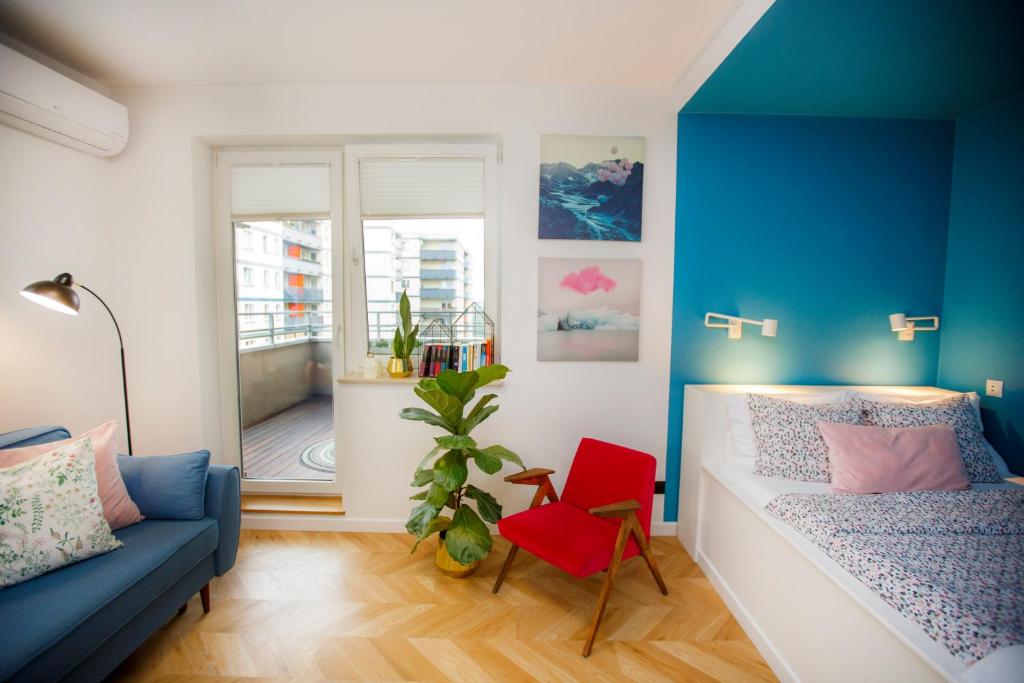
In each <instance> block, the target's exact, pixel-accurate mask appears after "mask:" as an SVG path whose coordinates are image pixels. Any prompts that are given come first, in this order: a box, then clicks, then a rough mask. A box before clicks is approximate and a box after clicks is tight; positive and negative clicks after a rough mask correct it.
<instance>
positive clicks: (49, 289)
mask: <svg viewBox="0 0 1024 683" xmlns="http://www.w3.org/2000/svg"><path fill="white" fill-rule="evenodd" d="M72 287H81V288H82V289H84V290H85V291H87V292H89V293H90V294H92V295H93V296H94V297H96V300H97V301H99V302H100V303H101V304H103V308H105V309H107V313H109V314H110V319H111V320H113V321H114V329H115V330H117V341H118V344H120V345H121V388H122V390H123V391H124V426H125V428H126V429H127V430H128V455H133V453H132V418H131V415H130V414H129V412H128V374H127V373H126V372H125V368H124V339H122V338H121V326H120V325H118V324H117V318H115V317H114V312H113V311H111V310H110V306H108V305H107V302H106V301H104V300H103V299H101V298H100V295H99V294H97V293H96V292H94V291H92V290H91V289H89V288H88V287H86V286H85V285H83V284H82V283H81V282H75V281H74V278H72V277H71V273H61V274H60V275H58V276H57V277H55V278H53V279H52V280H40V281H39V282H33V283H32V284H30V285H29V286H28V287H25V289H23V290H21V295H22V296H23V297H25V298H26V299H28V300H29V301H32V302H35V303H37V304H39V305H40V306H45V307H46V308H49V309H50V310H51V311H57V312H58V313H63V314H64V315H78V308H79V305H80V303H81V302H80V301H79V299H78V292H76V291H75V290H74V289H72Z"/></svg>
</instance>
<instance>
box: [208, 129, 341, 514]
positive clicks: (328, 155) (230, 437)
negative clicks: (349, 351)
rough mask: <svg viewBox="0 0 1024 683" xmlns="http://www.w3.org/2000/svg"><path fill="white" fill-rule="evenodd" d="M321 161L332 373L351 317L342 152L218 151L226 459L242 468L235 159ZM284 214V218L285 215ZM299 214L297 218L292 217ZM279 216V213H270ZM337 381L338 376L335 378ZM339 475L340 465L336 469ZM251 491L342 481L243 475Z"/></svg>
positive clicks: (307, 488)
mask: <svg viewBox="0 0 1024 683" xmlns="http://www.w3.org/2000/svg"><path fill="white" fill-rule="evenodd" d="M243 163H245V164H282V163H291V164H297V163H318V164H329V165H330V187H331V192H330V202H331V203H330V219H331V320H332V323H333V324H334V330H333V331H332V332H333V334H332V345H333V349H332V365H333V368H332V374H333V375H341V374H342V372H343V370H342V368H343V367H344V366H345V339H344V337H345V335H344V331H345V328H344V322H343V321H345V320H347V319H348V318H349V314H348V312H347V310H346V309H347V308H348V306H347V305H345V304H346V303H347V302H346V299H345V279H346V270H347V268H346V264H345V261H346V259H345V258H344V255H345V254H346V253H347V251H346V248H345V247H346V245H345V239H344V233H345V230H344V216H343V213H342V151H341V149H340V148H322V149H269V148H267V149H244V150H242V149H220V150H215V152H214V166H215V191H214V221H213V229H214V236H213V237H214V250H215V255H216V264H217V266H216V278H217V329H218V357H219V361H220V362H219V368H220V395H221V419H222V424H223V425H224V426H225V428H223V429H221V434H222V435H223V436H222V443H221V448H222V453H223V462H224V463H225V464H228V465H236V466H237V467H238V468H239V470H241V469H242V443H241V429H240V426H241V420H240V412H241V411H240V408H239V395H238V336H237V335H238V330H237V320H238V316H237V314H236V311H235V277H236V275H235V245H234V229H233V221H232V219H231V166H232V165H235V164H243ZM282 218H283V217H282ZM291 218H294V217H291ZM266 219H267V220H273V219H274V217H273V216H267V217H266ZM332 382H333V377H332ZM338 403H339V402H338V401H337V400H335V401H333V406H334V437H335V443H336V444H338V443H341V441H340V440H339V439H338V431H339V427H340V420H339V417H340V416H339V406H338ZM335 473H336V474H337V468H335ZM242 491H243V492H245V493H319V494H340V493H341V482H340V481H338V480H337V477H335V480H334V481H301V480H256V479H245V478H243V479H242Z"/></svg>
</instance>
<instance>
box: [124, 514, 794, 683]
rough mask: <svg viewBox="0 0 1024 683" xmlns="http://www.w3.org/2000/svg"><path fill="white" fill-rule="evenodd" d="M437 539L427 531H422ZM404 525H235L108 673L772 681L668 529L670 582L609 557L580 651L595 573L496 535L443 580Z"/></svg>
mask: <svg viewBox="0 0 1024 683" xmlns="http://www.w3.org/2000/svg"><path fill="white" fill-rule="evenodd" d="M435 538H436V537H435ZM409 541H410V538H409V536H407V535H405V534H369V533H348V534H341V533H315V532H281V531H243V532H242V542H241V547H240V549H239V557H238V563H237V564H236V566H235V568H234V569H233V570H231V571H230V572H229V573H228V574H227V575H226V576H224V577H223V578H221V579H216V580H215V581H214V583H213V584H212V607H213V608H212V611H211V612H210V614H207V615H204V614H203V613H202V609H200V607H199V600H198V598H194V599H193V600H192V601H191V603H190V604H189V609H188V611H187V612H186V613H185V614H184V615H183V616H180V617H177V616H176V617H173V618H172V619H171V620H170V621H169V622H168V623H167V624H166V625H165V626H164V627H163V628H162V629H161V630H160V631H159V632H157V633H156V634H155V635H154V636H153V637H152V638H150V639H149V641H147V642H146V643H145V644H144V645H143V646H142V647H141V648H140V649H139V650H138V651H137V652H136V653H135V654H134V655H132V657H131V658H130V659H129V660H128V661H126V662H125V663H124V664H123V665H122V666H121V668H120V669H118V670H117V671H116V672H115V673H114V674H113V676H112V677H111V679H110V680H111V681H114V682H117V683H120V682H122V681H142V682H145V683H151V682H165V681H166V682H171V681H211V682H213V681H224V682H226V681H243V680H256V679H260V680H278V681H327V680H331V681H529V680H541V681H559V682H562V681H568V682H571V681H580V682H590V681H637V682H643V683H646V682H648V681H773V680H776V679H775V677H774V676H773V675H772V672H771V671H770V670H769V669H768V667H767V666H766V665H765V663H764V661H763V660H762V659H761V657H760V655H759V654H758V652H757V650H755V649H754V647H753V645H751V643H750V641H749V640H748V639H747V637H746V635H745V634H744V633H743V631H742V629H741V628H740V627H739V625H738V624H737V623H736V621H735V619H733V617H732V615H731V614H730V613H729V612H728V610H727V609H726V608H725V606H724V605H723V603H722V601H721V599H720V598H719V597H718V595H717V594H716V593H715V590H714V589H713V588H712V587H711V585H710V583H709V582H708V580H707V579H705V578H704V576H703V574H702V573H701V571H700V569H699V568H698V567H697V566H696V565H695V564H694V563H693V561H692V560H691V559H690V558H689V556H688V555H687V554H686V552H685V551H684V550H683V548H682V547H681V546H680V545H679V542H678V541H677V540H676V539H675V538H656V539H654V542H653V549H654V552H655V554H656V555H657V557H658V562H659V563H660V565H661V568H662V572H663V573H664V574H665V578H666V581H667V583H668V586H669V591H670V594H669V595H668V596H667V597H665V596H662V595H661V594H660V593H659V592H658V590H657V588H656V586H655V583H654V581H653V579H652V578H651V576H650V574H649V573H648V571H647V567H646V566H645V565H644V563H643V561H642V560H641V559H639V558H634V559H631V560H629V561H628V562H626V563H625V565H623V567H622V570H621V571H620V573H619V575H618V577H617V578H616V582H615V590H614V591H613V592H612V597H611V602H610V603H609V607H608V611H607V613H606V616H605V620H604V623H603V624H602V626H601V631H600V633H599V634H598V640H597V642H596V643H595V645H594V651H593V654H592V655H591V656H590V658H589V659H583V658H582V657H581V656H580V649H581V648H582V645H583V639H584V637H585V634H586V631H587V628H588V626H589V619H590V613H591V608H592V606H593V604H594V599H595V596H596V595H597V592H598V590H599V588H600V583H601V580H602V579H601V577H602V575H597V576H594V577H591V578H590V579H588V580H583V581H581V580H577V579H575V578H573V577H571V576H569V575H567V574H564V573H562V572H560V571H558V570H557V569H553V568H551V567H550V566H548V565H546V564H544V563H542V562H541V561H539V560H537V559H536V558H534V557H532V556H530V555H529V554H527V553H520V554H519V557H518V558H517V559H516V562H515V564H514V565H513V567H512V570H511V572H510V574H509V577H508V579H507V580H506V581H505V584H504V585H503V586H502V589H501V592H500V593H499V594H498V595H493V594H492V593H491V585H492V584H493V582H494V577H495V575H496V574H497V571H498V568H499V567H500V564H501V561H502V560H503V558H504V556H505V552H506V550H507V549H508V545H507V543H506V542H505V541H503V540H501V539H496V540H495V544H494V550H493V552H492V553H491V554H490V556H488V558H487V559H486V560H485V561H484V563H483V564H482V565H481V568H480V570H479V571H478V572H477V573H476V574H475V575H474V576H472V577H470V578H468V579H450V578H447V577H444V576H442V575H441V574H440V573H438V572H437V570H436V568H435V567H434V564H433V552H434V551H435V550H436V547H437V545H436V541H435V540H431V541H428V542H424V543H423V544H422V545H421V546H420V548H419V550H418V551H417V552H416V553H415V554H410V553H409V547H410V543H409Z"/></svg>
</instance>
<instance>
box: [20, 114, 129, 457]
mask: <svg viewBox="0 0 1024 683" xmlns="http://www.w3.org/2000/svg"><path fill="white" fill-rule="evenodd" d="M111 179H112V176H111V166H110V162H109V161H107V160H105V159H100V158H97V157H92V156H89V155H87V154H83V153H81V152H77V151H75V150H72V149H69V148H67V147H62V146H60V145H57V144H56V143H53V142H49V141H47V140H43V139H42V138H38V137H35V136H32V135H29V134H28V133H23V132H21V131H19V130H15V129H13V128H9V127H7V126H2V125H0V245H2V248H0V432H3V431H9V430H13V429H18V428H21V427H29V426H35V425H39V424H60V425H65V426H67V427H68V428H70V429H72V430H74V431H76V432H77V431H83V430H86V429H89V428H90V427H95V426H96V425H97V424H100V423H101V422H104V421H106V420H109V419H111V418H116V419H118V420H121V415H122V403H121V371H120V363H119V360H118V351H117V349H118V347H117V335H116V333H115V332H114V326H113V324H112V323H111V322H110V319H109V318H108V317H107V313H106V311H105V310H103V308H102V307H101V306H100V304H99V303H98V302H97V301H96V300H95V299H92V298H91V297H90V296H89V295H88V294H86V293H84V292H82V309H81V315H79V316H77V317H69V316H64V315H60V314H57V313H54V312H52V311H49V310H47V309H45V308H43V307H41V306H36V305H34V304H32V303H30V302H28V301H26V300H25V299H23V298H22V297H21V296H19V294H18V292H19V291H20V290H21V288H22V287H24V286H25V285H27V284H29V283H30V282H35V281H36V280H44V279H49V278H52V277H54V276H55V275H57V274H58V273H61V272H63V271H68V272H70V273H71V274H72V275H74V276H75V277H76V279H78V278H80V279H81V280H82V281H83V282H84V283H85V284H87V285H88V286H90V287H91V288H93V289H95V290H96V291H97V292H98V293H99V294H100V295H101V296H103V297H104V299H106V300H107V302H108V303H109V304H110V305H111V306H112V307H113V308H114V310H115V311H116V310H118V309H119V308H121V307H122V306H123V300H122V298H121V294H122V293H123V291H124V287H123V283H118V282H117V280H116V279H115V276H114V273H113V250H112V248H111V238H112V234H113V228H114V225H113V223H114V218H113V213H114V212H115V211H116V210H117V195H116V193H114V192H112V190H111ZM122 440H123V436H122Z"/></svg>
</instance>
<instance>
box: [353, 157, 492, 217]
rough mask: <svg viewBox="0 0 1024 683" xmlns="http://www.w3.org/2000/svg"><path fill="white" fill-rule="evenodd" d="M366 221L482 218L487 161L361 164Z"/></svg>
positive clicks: (449, 159)
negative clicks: (409, 218)
mask: <svg viewBox="0 0 1024 683" xmlns="http://www.w3.org/2000/svg"><path fill="white" fill-rule="evenodd" d="M359 202H360V204H359V206H360V212H361V213H362V215H363V217H367V218H368V217H375V216H376V217H386V216H482V215H483V213H484V160H483V159H480V158H472V157H439V158H384V159H369V158H365V159H360V160H359Z"/></svg>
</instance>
